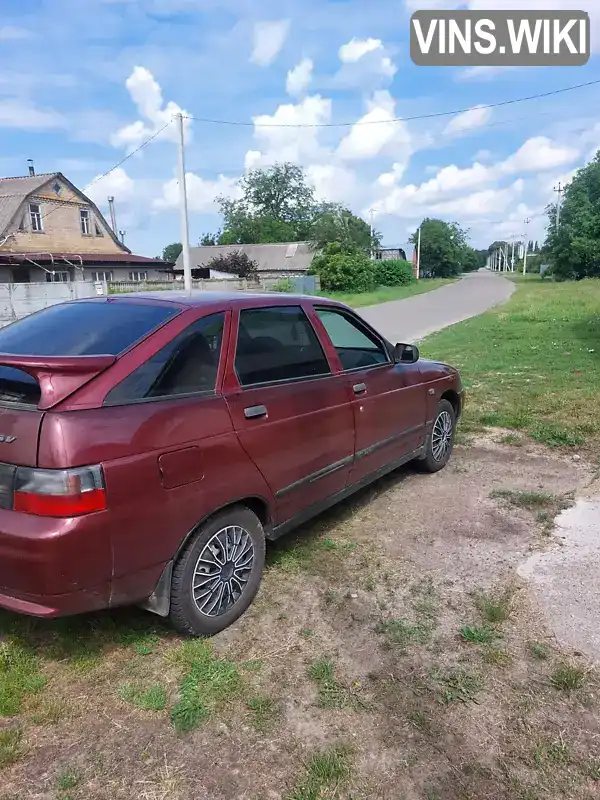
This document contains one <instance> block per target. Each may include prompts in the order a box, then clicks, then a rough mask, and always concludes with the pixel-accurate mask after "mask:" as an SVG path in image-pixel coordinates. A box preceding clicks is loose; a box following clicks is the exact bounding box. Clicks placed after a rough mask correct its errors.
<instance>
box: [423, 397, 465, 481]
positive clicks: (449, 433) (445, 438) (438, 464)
mask: <svg viewBox="0 0 600 800" xmlns="http://www.w3.org/2000/svg"><path fill="white" fill-rule="evenodd" d="M455 432H456V413H455V411H454V408H453V406H452V403H449V402H448V400H440V402H439V404H438V407H437V409H436V411H435V417H434V420H433V425H432V427H431V433H430V434H429V435H428V436H427V440H426V442H425V453H424V455H423V457H422V458H420V459H419V461H418V462H417V463H418V466H419V468H420V469H421V470H422V471H423V472H430V473H433V472H439V471H440V470H441V469H444V467H445V466H446V464H447V463H448V461H449V460H450V456H451V455H452V450H453V448H454V435H455Z"/></svg>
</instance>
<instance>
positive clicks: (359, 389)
mask: <svg viewBox="0 0 600 800" xmlns="http://www.w3.org/2000/svg"><path fill="white" fill-rule="evenodd" d="M352 391H353V392H354V394H364V393H365V392H366V391H367V384H366V383H355V384H354V386H353V387H352Z"/></svg>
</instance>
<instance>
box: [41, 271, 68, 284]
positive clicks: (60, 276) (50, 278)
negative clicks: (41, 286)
mask: <svg viewBox="0 0 600 800" xmlns="http://www.w3.org/2000/svg"><path fill="white" fill-rule="evenodd" d="M69 280H70V277H69V273H68V272H47V273H46V283H68V282H69Z"/></svg>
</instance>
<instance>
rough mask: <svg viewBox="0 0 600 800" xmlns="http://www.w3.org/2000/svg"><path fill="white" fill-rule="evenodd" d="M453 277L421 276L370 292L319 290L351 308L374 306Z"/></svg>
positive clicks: (447, 280) (436, 286)
mask: <svg viewBox="0 0 600 800" xmlns="http://www.w3.org/2000/svg"><path fill="white" fill-rule="evenodd" d="M455 280H456V279H455V278H423V279H422V280H420V281H416V282H415V283H409V284H408V286H379V287H378V288H377V289H375V290H374V291H372V292H361V293H354V294H353V293H351V292H320V294H321V297H331V299H332V300H339V301H340V303H345V304H346V305H348V306H352V307H353V308H360V307H361V306H375V305H377V304H378V303H389V302H390V301H392V300H404V299H405V298H406V297H414V296H415V295H417V294H423V293H424V292H430V291H432V290H433V289H440V288H441V287H442V286H447V285H448V284H449V283H454V281H455Z"/></svg>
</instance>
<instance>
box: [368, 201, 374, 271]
mask: <svg viewBox="0 0 600 800" xmlns="http://www.w3.org/2000/svg"><path fill="white" fill-rule="evenodd" d="M374 213H375V209H374V208H370V209H369V230H370V232H371V261H375V248H374V246H373V234H374V233H375V230H374V228H373V214H374Z"/></svg>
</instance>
